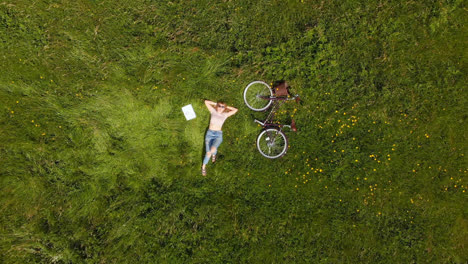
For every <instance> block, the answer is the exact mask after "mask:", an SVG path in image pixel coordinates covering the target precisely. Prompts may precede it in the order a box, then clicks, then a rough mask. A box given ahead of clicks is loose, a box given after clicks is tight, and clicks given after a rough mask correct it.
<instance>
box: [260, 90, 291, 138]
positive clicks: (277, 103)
mask: <svg viewBox="0 0 468 264" xmlns="http://www.w3.org/2000/svg"><path fill="white" fill-rule="evenodd" d="M265 100H275V101H274V102H273V106H271V108H270V113H269V114H268V116H267V117H266V118H265V120H264V121H263V122H262V121H260V120H258V119H255V120H254V122H256V123H258V124H260V125H261V126H262V127H263V128H269V127H276V128H279V130H280V131H282V129H283V127H287V128H290V129H291V130H293V131H296V127H295V122H294V120H293V121H292V124H291V125H282V124H276V123H273V120H274V117H275V114H276V111H277V110H278V108H279V107H280V106H281V105H282V104H283V103H284V101H290V100H296V101H299V95H295V96H293V97H269V99H266V98H265Z"/></svg>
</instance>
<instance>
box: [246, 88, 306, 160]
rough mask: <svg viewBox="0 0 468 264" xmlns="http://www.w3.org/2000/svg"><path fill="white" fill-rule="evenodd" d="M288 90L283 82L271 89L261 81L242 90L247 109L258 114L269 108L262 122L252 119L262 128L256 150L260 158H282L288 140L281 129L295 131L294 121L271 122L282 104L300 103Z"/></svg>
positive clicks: (286, 148) (296, 96) (297, 97)
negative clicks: (287, 122) (289, 122)
mask: <svg viewBox="0 0 468 264" xmlns="http://www.w3.org/2000/svg"><path fill="white" fill-rule="evenodd" d="M288 88H289V86H288V84H287V83H286V82H284V81H281V82H278V83H277V84H276V85H275V86H274V87H273V89H272V88H271V87H270V86H269V85H268V84H267V83H265V82H263V81H254V82H251V83H249V84H248V85H247V87H245V89H244V102H245V104H246V105H247V107H248V108H250V109H251V110H253V111H256V112H260V111H265V110H267V109H268V108H270V107H271V109H270V113H269V114H268V116H267V118H266V119H265V120H264V121H260V120H258V119H254V122H256V123H258V124H260V125H261V126H262V128H263V130H262V131H261V132H260V134H259V135H258V136H257V149H258V151H259V152H260V154H262V156H264V157H266V158H269V159H276V158H279V157H282V156H284V155H285V154H286V152H287V150H288V146H289V145H288V138H287V137H286V135H285V134H284V132H283V128H285V127H286V128H290V129H291V130H292V131H294V132H296V131H297V127H296V123H295V121H294V120H292V122H291V125H284V124H279V123H278V122H273V120H274V117H275V114H276V111H277V110H278V109H279V107H280V106H281V105H282V104H283V103H284V102H286V101H291V100H296V102H299V101H300V98H299V95H297V94H296V95H294V96H291V95H290V94H289V89H288Z"/></svg>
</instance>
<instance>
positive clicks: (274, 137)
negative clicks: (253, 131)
mask: <svg viewBox="0 0 468 264" xmlns="http://www.w3.org/2000/svg"><path fill="white" fill-rule="evenodd" d="M257 149H258V151H259V152H260V154H262V155H263V156H264V157H265V158H269V159H276V158H279V157H281V156H283V155H284V154H286V151H287V150H288V139H287V138H286V135H285V134H284V133H283V132H282V131H280V130H278V129H276V128H267V129H265V130H263V131H262V132H261V133H260V134H259V135H258V137H257Z"/></svg>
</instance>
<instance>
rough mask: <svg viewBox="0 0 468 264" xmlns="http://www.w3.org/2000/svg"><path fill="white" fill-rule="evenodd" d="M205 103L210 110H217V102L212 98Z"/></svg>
mask: <svg viewBox="0 0 468 264" xmlns="http://www.w3.org/2000/svg"><path fill="white" fill-rule="evenodd" d="M205 105H206V108H208V110H209V111H210V112H213V111H216V109H215V108H214V107H215V106H216V103H215V102H213V101H210V100H205Z"/></svg>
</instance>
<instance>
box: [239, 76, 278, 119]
mask: <svg viewBox="0 0 468 264" xmlns="http://www.w3.org/2000/svg"><path fill="white" fill-rule="evenodd" d="M272 96H273V91H272V90H271V87H270V86H269V85H268V84H267V83H265V82H262V81H253V82H251V83H249V84H248V85H247V87H245V89H244V103H245V104H246V105H247V107H248V108H250V109H251V110H253V111H257V112H260V111H265V110H266V109H267V108H268V107H270V105H271V103H272V101H271V100H268V99H265V98H268V97H272ZM262 97H263V98H262Z"/></svg>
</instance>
